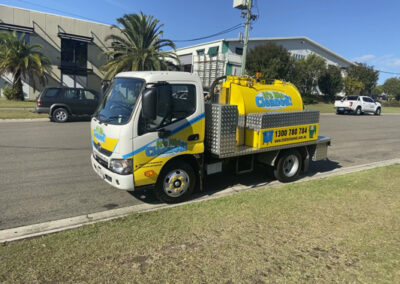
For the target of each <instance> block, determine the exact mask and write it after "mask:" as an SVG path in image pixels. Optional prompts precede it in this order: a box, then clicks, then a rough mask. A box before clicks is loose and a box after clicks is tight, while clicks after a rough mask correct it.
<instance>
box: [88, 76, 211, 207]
mask: <svg viewBox="0 0 400 284" xmlns="http://www.w3.org/2000/svg"><path fill="white" fill-rule="evenodd" d="M202 94H203V89H202V86H201V82H200V79H199V78H198V77H197V76H195V75H193V74H190V73H183V72H126V73H120V74H118V75H117V76H116V77H115V78H114V80H113V82H112V83H111V85H110V87H109V88H108V91H107V92H106V94H105V98H104V100H103V102H102V103H101V104H100V106H99V108H98V110H97V111H96V113H95V115H94V116H93V119H92V122H91V139H92V146H93V153H92V157H91V160H92V166H93V169H94V170H95V171H96V172H97V174H98V175H99V176H100V177H101V178H103V179H104V180H105V181H106V182H107V183H109V184H110V185H112V186H114V187H116V188H119V189H123V190H135V189H137V188H139V187H145V186H149V185H154V184H156V183H157V181H159V179H158V177H159V176H160V175H161V174H163V175H165V176H168V177H169V178H168V181H167V182H166V183H165V184H163V185H160V186H163V187H165V191H163V192H164V196H162V197H161V198H163V199H164V200H168V198H170V199H176V198H179V197H180V196H182V195H183V194H185V193H186V194H188V193H189V194H190V192H191V191H193V189H194V185H195V180H196V178H195V175H196V173H195V171H196V170H197V171H198V168H197V166H196V165H197V164H198V161H197V160H200V159H201V156H202V154H203V152H204V144H203V141H204V125H205V122H204V97H203V95H202ZM143 102H145V106H146V108H143ZM177 157H179V159H178V160H176V159H174V158H177ZM168 164H172V165H173V167H172V166H171V167H169V166H166V165H168ZM176 164H178V165H176ZM169 168H171V170H169ZM162 170H164V171H163V172H161V171H162ZM165 192H166V193H165Z"/></svg>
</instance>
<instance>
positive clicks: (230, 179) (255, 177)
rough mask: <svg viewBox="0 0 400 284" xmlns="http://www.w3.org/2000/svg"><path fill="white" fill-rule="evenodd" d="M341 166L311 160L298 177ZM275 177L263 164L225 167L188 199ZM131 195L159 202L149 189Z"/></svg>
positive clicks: (208, 178)
mask: <svg viewBox="0 0 400 284" xmlns="http://www.w3.org/2000/svg"><path fill="white" fill-rule="evenodd" d="M338 168H341V166H340V165H339V163H338V162H335V161H330V160H325V161H318V162H311V163H310V168H309V171H308V172H307V173H306V174H303V175H302V176H301V177H300V180H301V179H302V178H304V177H311V176H314V175H316V174H317V173H325V172H329V171H332V170H334V169H338ZM274 180H275V179H274V178H273V176H272V175H271V173H270V172H269V171H268V170H267V167H265V166H264V165H257V166H255V169H254V171H253V172H251V173H247V174H243V175H236V174H234V173H233V170H232V169H230V168H229V169H226V170H224V171H223V172H222V173H218V174H214V175H210V176H207V177H206V178H205V180H204V183H203V189H204V190H203V191H201V192H200V191H197V192H195V193H194V194H193V195H192V197H191V198H190V199H189V200H193V199H197V198H201V197H203V196H212V195H214V194H215V193H218V192H220V191H221V190H224V189H227V188H230V187H234V186H241V187H247V188H254V187H259V186H267V185H268V184H269V183H270V182H272V181H274ZM129 193H130V194H131V195H132V196H133V197H135V198H137V199H139V200H141V201H143V202H145V203H148V204H159V203H160V202H159V201H158V200H157V199H156V197H155V195H154V193H153V191H152V190H151V189H148V190H144V191H139V192H129Z"/></svg>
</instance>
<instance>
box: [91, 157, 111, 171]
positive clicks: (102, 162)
mask: <svg viewBox="0 0 400 284" xmlns="http://www.w3.org/2000/svg"><path fill="white" fill-rule="evenodd" d="M93 157H94V159H95V160H96V161H97V162H98V163H99V164H100V165H102V166H103V167H105V168H106V169H108V162H107V161H106V160H104V159H102V158H100V157H99V156H97V155H96V154H93Z"/></svg>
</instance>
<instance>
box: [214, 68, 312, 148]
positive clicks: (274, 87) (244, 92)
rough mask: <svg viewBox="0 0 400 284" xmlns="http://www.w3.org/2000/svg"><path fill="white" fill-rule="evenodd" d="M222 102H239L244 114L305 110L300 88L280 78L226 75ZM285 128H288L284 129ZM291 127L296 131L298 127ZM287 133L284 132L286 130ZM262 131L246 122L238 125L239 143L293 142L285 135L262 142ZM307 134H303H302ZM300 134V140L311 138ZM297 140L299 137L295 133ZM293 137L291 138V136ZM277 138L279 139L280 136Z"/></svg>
mask: <svg viewBox="0 0 400 284" xmlns="http://www.w3.org/2000/svg"><path fill="white" fill-rule="evenodd" d="M219 103H221V104H230V105H237V107H238V112H239V116H245V115H248V114H250V113H261V112H277V111H280V112H282V111H285V112H286V111H303V100H302V98H301V95H300V92H299V91H298V90H297V88H296V87H295V86H294V85H293V84H291V83H288V82H283V81H279V80H275V81H273V83H271V84H265V82H263V81H261V82H258V81H257V80H255V79H253V78H249V77H237V76H227V78H226V80H225V82H224V83H222V89H221V91H220V95H219ZM281 130H282V131H285V129H281ZM289 130H291V131H293V132H294V131H296V133H297V128H296V129H294V128H293V129H292V128H290V129H289ZM283 133H284V132H283ZM261 134H262V132H261V131H255V130H252V129H247V128H245V127H244V125H239V126H238V128H237V131H236V145H244V144H246V145H248V146H251V147H253V148H262V147H267V146H276V145H278V144H279V145H281V144H282V145H283V144H290V143H293V141H292V142H289V141H290V139H287V138H285V139H286V140H285V139H282V141H281V142H279V143H278V142H277V143H275V144H276V145H275V144H274V143H269V144H268V143H267V144H265V145H264V144H263V143H261V144H260V142H259V140H260V139H261V138H260V137H262V136H260V135H261ZM303 136H304V135H303ZM303 136H301V139H302V140H301V141H303V140H304V141H306V140H308V139H314V137H313V138H306V136H304V137H303ZM295 138H296V140H298V141H297V142H299V141H300V140H299V139H300V138H299V137H297V136H296V137H295ZM291 139H292V138H291ZM277 141H278V140H277Z"/></svg>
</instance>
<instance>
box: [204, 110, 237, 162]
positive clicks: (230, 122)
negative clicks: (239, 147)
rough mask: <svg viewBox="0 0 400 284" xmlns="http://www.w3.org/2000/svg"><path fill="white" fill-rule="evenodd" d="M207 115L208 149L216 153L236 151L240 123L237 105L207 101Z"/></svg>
mask: <svg viewBox="0 0 400 284" xmlns="http://www.w3.org/2000/svg"><path fill="white" fill-rule="evenodd" d="M205 116H206V139H205V142H206V143H205V146H206V150H208V151H210V152H211V153H213V154H216V155H222V154H228V153H232V152H234V151H235V148H236V127H237V125H238V110H237V106H236V105H222V104H211V103H206V104H205Z"/></svg>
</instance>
